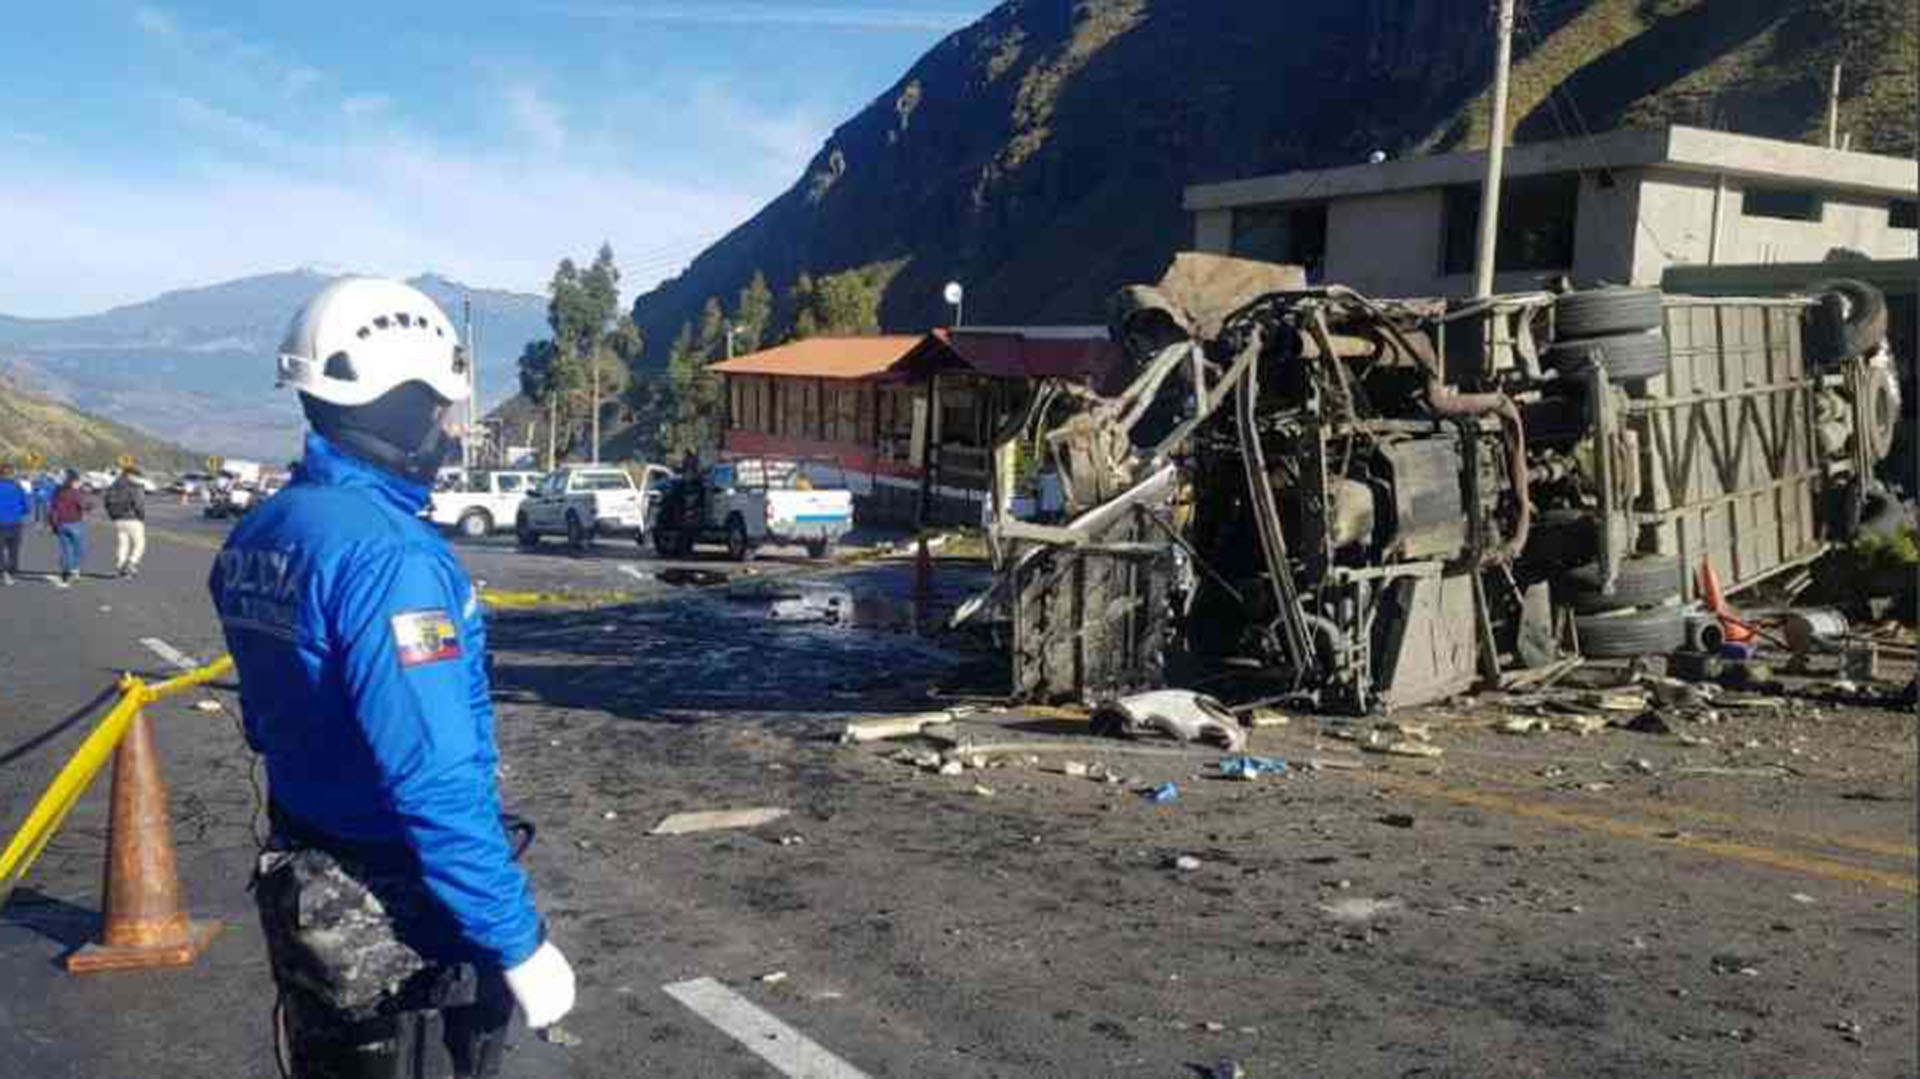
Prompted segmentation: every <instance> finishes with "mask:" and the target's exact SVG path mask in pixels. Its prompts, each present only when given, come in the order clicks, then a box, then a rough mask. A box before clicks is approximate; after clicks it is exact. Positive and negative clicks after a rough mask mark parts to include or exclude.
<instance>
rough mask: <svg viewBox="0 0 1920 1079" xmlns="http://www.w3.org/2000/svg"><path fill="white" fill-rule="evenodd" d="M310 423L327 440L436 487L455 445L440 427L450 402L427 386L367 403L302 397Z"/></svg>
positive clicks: (407, 385) (403, 387) (402, 388)
mask: <svg viewBox="0 0 1920 1079" xmlns="http://www.w3.org/2000/svg"><path fill="white" fill-rule="evenodd" d="M300 405H301V407H302V408H303V409H304V410H305V411H306V414H307V422H308V423H310V424H312V425H313V429H314V430H315V431H317V432H319V434H320V435H321V437H323V438H325V439H326V440H327V441H329V442H331V443H333V444H334V445H335V446H338V447H339V448H340V449H341V450H343V451H345V452H347V453H350V454H352V455H353V456H355V457H358V458H360V459H362V460H364V461H366V462H367V463H369V464H371V465H373V466H375V467H376V468H380V469H382V470H384V471H387V472H391V473H393V474H394V475H397V476H399V477H401V478H403V479H407V480H411V481H413V482H415V483H422V484H431V483H432V482H433V479H434V476H435V475H436V474H437V473H438V472H439V470H440V466H441V465H443V464H445V463H446V461H447V459H448V458H449V457H450V456H451V455H452V452H453V450H454V448H455V445H456V444H455V442H454V440H453V439H452V438H450V437H448V435H447V433H446V431H445V430H444V429H443V428H442V427H441V426H440V411H441V409H443V408H444V407H446V401H444V400H442V399H441V398H440V396H439V395H438V394H435V393H434V392H433V391H432V390H430V389H428V388H427V385H426V384H425V383H423V382H403V383H401V384H400V385H398V386H395V387H394V388H393V389H391V390H388V391H387V392H386V393H384V394H382V395H380V396H379V397H376V398H374V399H373V400H371V401H369V402H367V403H366V404H364V405H354V406H346V405H336V404H332V403H331V402H327V401H322V400H320V399H319V398H317V397H313V396H311V395H308V394H304V393H303V394H301V395H300Z"/></svg>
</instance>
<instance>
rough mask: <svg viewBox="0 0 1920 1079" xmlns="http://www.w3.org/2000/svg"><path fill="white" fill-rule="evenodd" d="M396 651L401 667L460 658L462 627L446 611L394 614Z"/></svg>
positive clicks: (394, 644)
mask: <svg viewBox="0 0 1920 1079" xmlns="http://www.w3.org/2000/svg"><path fill="white" fill-rule="evenodd" d="M393 650H394V652H395V654H397V655H398V656H399V657H400V666H402V667H424V666H426V665H427V664H429V663H444V662H446V661H447V660H450V659H459V658H460V629H459V627H458V626H456V625H454V623H453V618H452V617H451V616H449V615H448V614H447V612H446V611H443V610H431V611H407V612H405V613H403V614H396V615H394V616H393Z"/></svg>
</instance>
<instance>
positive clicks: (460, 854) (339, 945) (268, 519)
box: [208, 278, 574, 1079]
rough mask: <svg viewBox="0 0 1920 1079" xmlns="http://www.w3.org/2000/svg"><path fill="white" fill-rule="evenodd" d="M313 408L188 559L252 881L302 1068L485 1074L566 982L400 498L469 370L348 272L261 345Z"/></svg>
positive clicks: (482, 708) (467, 639)
mask: <svg viewBox="0 0 1920 1079" xmlns="http://www.w3.org/2000/svg"><path fill="white" fill-rule="evenodd" d="M279 384H280V385H282V386H290V387H292V388H293V389H295V390H297V391H299V394H300V403H301V406H302V408H303V409H304V410H305V413H306V417H307V421H308V423H309V425H310V426H311V428H312V430H311V432H310V433H309V434H308V435H307V439H306V445H305V453H304V456H303V457H302V458H301V460H300V467H299V471H298V473H297V474H296V475H295V477H294V479H293V482H292V483H291V484H290V485H289V486H288V487H287V488H286V489H285V490H284V491H282V492H281V493H280V494H279V495H278V496H276V497H274V498H271V499H268V500H266V501H265V502H263V503H262V504H261V506H260V508H259V509H258V510H257V511H255V512H254V513H252V514H250V515H248V516H247V517H246V518H245V519H244V520H243V521H242V522H241V523H240V525H239V526H238V527H236V528H235V529H234V530H233V532H232V534H231V535H230V536H229V538H228V540H227V543H226V546H225V548H224V549H223V550H222V551H221V553H220V556H219V558H218V559H217V560H216V561H215V565H214V569H213V573H212V576H211V578H210V580H209V582H208V585H209V587H210V588H211V590H212V593H213V601H214V605H215V607H216V608H217V609H218V612H219V615H220V619H221V624H222V626H223V628H224V630H225V634H226V639H227V646H228V648H229V650H230V651H231V652H232V653H233V657H234V662H235V664H236V665H237V667H238V671H239V675H240V705H241V710H242V712H243V714H244V716H245V719H246V730H247V738H248V741H249V742H250V743H251V745H252V747H253V748H254V750H255V751H256V752H258V753H260V754H261V755H262V756H263V757H264V759H265V762H266V770H267V776H268V781H269V785H270V788H271V796H270V799H269V812H270V818H271V822H272V840H271V841H270V843H269V845H268V848H267V849H266V850H265V851H263V852H262V855H261V860H260V866H259V868H258V870H257V873H256V876H255V881H254V884H255V889H254V890H255V899H256V903H257V904H258V906H259V908H260V916H261V925H262V929H263V931H264V933H265V936H266V938H267V946H268V952H269V955H270V957H271V960H272V963H273V972H274V981H275V984H276V985H277V986H278V988H279V991H280V1002H279V1016H278V1031H279V1032H280V1034H281V1035H282V1037H283V1038H284V1043H285V1044H283V1046H282V1048H283V1052H284V1055H285V1056H287V1057H290V1061H289V1062H288V1063H289V1064H290V1068H291V1071H292V1072H293V1074H294V1075H295V1076H297V1077H299V1079H334V1077H348V1076H351V1077H354V1079H376V1077H377V1079H414V1077H416V1076H419V1077H422V1079H425V1077H434V1079H438V1077H440V1076H445V1075H449V1074H451V1075H457V1076H463V1077H464V1076H485V1075H491V1074H494V1073H495V1071H496V1070H497V1068H498V1064H499V1055H500V1053H501V1051H502V1050H503V1047H504V1045H503V1043H504V1035H505V1030H506V1027H507V1024H508V1020H509V1019H510V1018H511V1016H512V1012H513V1006H514V1004H515V1003H517V1004H518V1005H519V1007H520V1010H521V1011H522V1012H523V1013H524V1014H525V1016H526V1019H527V1022H528V1024H529V1025H530V1026H532V1027H534V1028H544V1027H547V1026H549V1025H551V1024H553V1023H554V1022H555V1021H557V1020H558V1019H560V1017H561V1016H563V1015H564V1014H566V1013H567V1012H568V1011H569V1010H570V1009H571V1008H572V1007H573V1001H574V976H573V970H572V968H571V967H570V966H569V965H568V963H567V961H566V959H565V957H564V956H562V955H561V953H560V951H559V949H558V948H556V947H555V946H554V944H553V943H552V942H551V941H550V940H548V939H547V937H546V933H545V929H544V926H543V924H542V922H541V919H540V917H539V915H538V913H537V912H536V911H535V909H534V904H533V897H532V894H531V892H530V890H529V887H528V884H527V879H526V876H525V875H524V874H523V873H522V872H521V870H520V868H519V867H518V866H517V865H516V864H515V856H516V852H515V851H514V850H513V849H512V846H511V844H510V843H509V831H508V828H507V826H506V825H505V824H504V823H503V819H502V815H501V811H500V803H499V792H498V789H497V788H496V786H495V781H494V771H495V765H496V762H497V760H498V749H497V748H496V746H495V743H494V729H493V708H492V705H491V702H490V700H489V690H488V684H487V666H486V647H487V645H486V636H485V624H484V622H483V620H482V615H481V611H480V604H479V600H478V597H477V596H476V594H475V592H474V589H473V586H472V583H471V582H470V581H469V579H468V577H467V574H466V572H465V571H464V570H463V569H462V567H461V565H460V563H459V562H458V561H457V560H456V559H455V557H454V555H453V553H452V551H451V550H450V549H449V548H448V546H447V544H446V541H445V540H443V539H442V538H441V537H440V536H439V535H438V533H436V532H435V531H434V530H433V529H432V528H431V527H430V526H429V525H428V524H426V523H425V522H423V521H421V520H420V519H419V518H418V517H417V516H416V515H417V514H418V513H419V512H420V511H421V510H422V509H424V508H425V507H426V505H427V501H428V493H429V491H430V489H431V486H432V483H433V478H434V475H435V471H436V470H437V469H438V468H439V467H440V465H441V464H442V463H443V461H444V459H445V458H446V457H447V456H448V451H449V449H450V448H451V447H452V445H453V440H452V438H451V437H450V436H449V435H448V434H447V433H446V431H445V430H444V429H443V423H444V421H445V419H446V416H447V414H448V412H449V410H450V406H451V405H452V404H453V403H455V402H457V401H462V400H465V399H466V397H467V396H468V393H469V386H468V381H467V372H466V357H465V355H464V353H463V351H462V350H461V347H460V345H459V342H458V339H457V337H456V335H455V333H454V330H453V327H452V326H451V325H450V324H449V323H448V321H447V318H446V316H445V315H444V314H443V313H442V312H441V311H440V309H439V308H438V307H437V306H436V305H435V304H434V302H433V301H432V300H430V299H428V298H427V297H426V296H425V295H423V294H421V293H420V292H419V291H417V290H415V289H413V288H410V287H408V286H406V285H402V284H399V283H397V282H393V281H385V280H378V279H373V278H346V279H343V280H340V281H338V282H335V283H334V284H332V285H330V286H329V287H328V288H327V289H326V290H325V291H323V292H321V293H320V295H318V296H316V297H315V298H314V299H313V300H312V301H311V302H309V303H308V304H307V305H306V306H305V307H304V308H303V309H302V310H301V311H300V312H299V314H298V315H296V316H295V318H294V320H293V324H292V326H291V327H290V328H289V329H288V331H287V337H286V340H285V342H284V343H283V344H282V345H281V347H280V356H279Z"/></svg>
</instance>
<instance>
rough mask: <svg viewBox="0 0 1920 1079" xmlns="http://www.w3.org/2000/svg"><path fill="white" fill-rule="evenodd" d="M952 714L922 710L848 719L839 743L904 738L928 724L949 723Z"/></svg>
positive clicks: (847, 743)
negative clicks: (896, 714)
mask: <svg viewBox="0 0 1920 1079" xmlns="http://www.w3.org/2000/svg"><path fill="white" fill-rule="evenodd" d="M954 718H955V717H954V714H953V713H952V712H950V711H945V712H922V713H920V714H919V715H914V716H878V717H874V718H869V719H850V720H848V721H847V725H846V727H845V728H843V729H842V730H841V731H840V744H841V745H853V744H854V743H857V742H882V741H885V740H887V739H889V738H904V737H906V736H908V735H913V734H919V733H920V732H921V731H922V730H923V729H925V728H926V727H927V726H928V725H930V724H934V723H951V722H952V721H953V720H954Z"/></svg>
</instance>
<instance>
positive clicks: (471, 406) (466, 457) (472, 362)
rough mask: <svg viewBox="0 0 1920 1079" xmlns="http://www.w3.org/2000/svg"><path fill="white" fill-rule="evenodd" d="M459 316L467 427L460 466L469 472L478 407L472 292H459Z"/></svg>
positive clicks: (471, 465)
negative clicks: (464, 356) (464, 354)
mask: <svg viewBox="0 0 1920 1079" xmlns="http://www.w3.org/2000/svg"><path fill="white" fill-rule="evenodd" d="M460 316H461V319H462V320H463V321H465V322H466V324H467V332H466V338H467V429H466V431H465V432H463V433H462V434H461V436H460V468H461V470H462V471H466V472H471V471H473V428H474V417H475V411H474V410H475V409H477V408H479V403H478V402H477V401H475V400H474V396H475V394H474V391H475V389H477V388H478V386H479V380H478V379H477V378H475V377H474V373H473V371H474V368H475V367H476V366H478V365H479V362H480V353H479V350H478V349H476V348H474V347H473V293H472V292H463V293H461V294H460Z"/></svg>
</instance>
